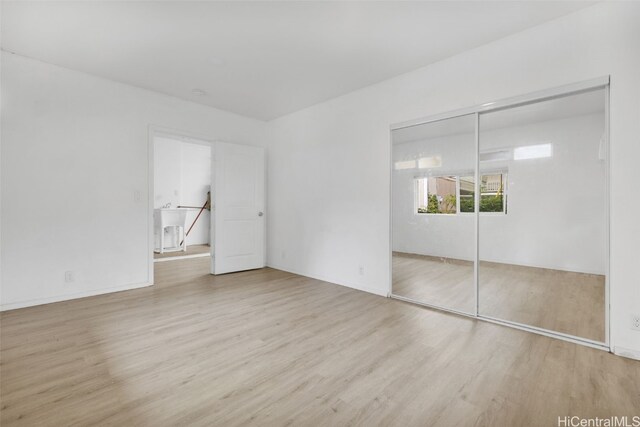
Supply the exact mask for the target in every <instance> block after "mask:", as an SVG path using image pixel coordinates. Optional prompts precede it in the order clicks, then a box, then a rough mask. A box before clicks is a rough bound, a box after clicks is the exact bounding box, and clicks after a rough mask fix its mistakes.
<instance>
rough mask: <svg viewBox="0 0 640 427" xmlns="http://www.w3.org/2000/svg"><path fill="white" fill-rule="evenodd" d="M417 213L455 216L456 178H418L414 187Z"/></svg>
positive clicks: (456, 207) (456, 205)
mask: <svg viewBox="0 0 640 427" xmlns="http://www.w3.org/2000/svg"><path fill="white" fill-rule="evenodd" d="M416 193H417V198H418V203H417V205H418V213H421V214H455V213H457V212H458V204H457V198H456V193H457V177H455V176H435V177H428V178H418V179H417V185H416Z"/></svg>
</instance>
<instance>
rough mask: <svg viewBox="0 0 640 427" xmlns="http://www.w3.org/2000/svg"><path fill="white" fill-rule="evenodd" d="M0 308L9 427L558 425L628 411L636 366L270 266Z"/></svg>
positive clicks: (185, 263)
mask: <svg viewBox="0 0 640 427" xmlns="http://www.w3.org/2000/svg"><path fill="white" fill-rule="evenodd" d="M208 266H209V259H208V258H194V259H187V260H180V261H174V262H165V263H158V264H156V279H157V284H156V285H155V286H153V287H149V288H143V289H137V290H131V291H126V292H119V293H114V294H109V295H102V296H97V297H91V298H84V299H80V300H75V301H67V302H62V303H56V304H49V305H44V306H39V307H32V308H26V309H19V310H13V311H8V312H4V313H2V314H1V321H2V330H1V337H0V338H1V348H0V357H1V364H0V375H1V376H0V378H1V386H0V399H1V408H2V410H1V414H0V421H1V424H2V426H3V427H8V426H33V425H43V426H47V425H50V426H72V425H114V426H124V425H137V426H154V427H157V426H170V425H171V426H172V425H189V426H204V425H207V426H210V425H220V426H240V425H256V426H280V425H296V426H312V425H313V426H315V425H320V426H323V425H327V426H329V425H331V426H342V425H362V426H377V425H380V426H390V425H397V426H431V425H433V426H452V425H480V426H519V425H527V426H551V425H552V426H555V425H557V417H558V416H565V415H578V416H582V417H594V416H600V417H606V416H611V415H629V416H631V415H636V414H638V413H639V412H640V362H637V361H633V360H630V359H625V358H622V357H618V356H614V355H612V354H609V353H606V352H604V351H600V350H595V349H591V348H587V347H582V346H578V345H575V344H571V343H567V342H563V341H559V340H554V339H551V338H546V337H542V336H538V335H534V334H529V333H526V332H522V331H518V330H514V329H510V328H506V327H502V326H498V325H494V324H490V323H486V322H482V321H477V320H473V319H469V318H464V317H460V316H455V315H448V314H444V313H442V312H438V311H434V310H429V309H425V308H422V307H418V306H414V305H411V304H407V303H403V302H400V301H395V300H391V299H388V298H383V297H379V296H375V295H371V294H367V293H364V292H359V291H356V290H352V289H349V288H345V287H341V286H337V285H332V284H328V283H325V282H321V281H318V280H314V279H310V278H305V277H301V276H297V275H295V274H290V273H286V272H282V271H278V270H273V269H262V270H256V271H249V272H243V273H237V274H228V275H222V276H218V277H213V276H210V275H208V274H207V271H208Z"/></svg>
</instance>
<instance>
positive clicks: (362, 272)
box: [358, 266, 364, 276]
mask: <svg viewBox="0 0 640 427" xmlns="http://www.w3.org/2000/svg"><path fill="white" fill-rule="evenodd" d="M358 273H360V275H361V276H364V267H363V266H360V267H359V268H358Z"/></svg>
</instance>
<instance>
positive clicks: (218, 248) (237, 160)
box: [211, 143, 265, 274]
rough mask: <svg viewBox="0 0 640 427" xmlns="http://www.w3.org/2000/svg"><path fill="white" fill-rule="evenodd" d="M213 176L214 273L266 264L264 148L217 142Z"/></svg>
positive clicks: (212, 259) (260, 266) (212, 262)
mask: <svg viewBox="0 0 640 427" xmlns="http://www.w3.org/2000/svg"><path fill="white" fill-rule="evenodd" d="M212 178H213V183H212V185H211V188H212V189H213V192H212V204H213V206H212V215H211V221H212V224H211V229H212V230H213V236H212V237H213V246H212V247H213V254H212V255H213V256H212V257H211V273H212V274H223V273H230V272H234V271H242V270H251V269H254V268H262V267H264V266H265V215H264V208H265V156H264V149H263V148H261V147H251V146H246V145H236V144H227V143H216V145H215V153H214V155H213V174H212Z"/></svg>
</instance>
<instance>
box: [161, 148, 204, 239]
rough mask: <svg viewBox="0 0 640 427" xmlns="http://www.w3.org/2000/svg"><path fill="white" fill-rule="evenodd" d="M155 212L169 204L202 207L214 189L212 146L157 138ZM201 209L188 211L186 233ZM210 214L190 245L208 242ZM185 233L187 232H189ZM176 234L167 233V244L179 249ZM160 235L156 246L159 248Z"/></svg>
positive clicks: (200, 223)
mask: <svg viewBox="0 0 640 427" xmlns="http://www.w3.org/2000/svg"><path fill="white" fill-rule="evenodd" d="M153 157H154V160H153V161H154V165H153V175H154V193H155V194H154V202H153V207H154V209H159V208H161V207H163V206H166V205H167V204H169V203H170V204H171V207H172V208H176V207H178V206H202V205H203V204H204V202H205V201H206V200H207V192H208V191H209V190H210V189H211V146H209V145H203V144H197V143H190V142H185V141H181V140H179V139H172V138H170V137H160V136H158V137H155V138H154V149H153ZM199 212H200V209H199V208H198V209H189V210H188V211H187V230H188V229H189V227H190V226H191V224H192V223H193V221H194V220H195V218H196V217H197V216H198V213H199ZM210 224H211V213H210V212H209V211H208V210H206V209H205V210H204V211H203V212H202V214H201V215H200V217H199V218H198V221H197V222H196V223H195V224H194V226H193V228H192V229H191V232H190V233H189V235H188V236H187V239H186V241H187V245H203V244H208V243H209V240H210V239H209V237H210V236H209V229H210ZM187 230H185V231H187ZM173 238H174V233H173V232H172V231H170V230H169V229H167V230H166V232H165V245H166V246H177V245H178V244H179V243H180V242H177V243H176V242H173V241H172V239H173ZM159 239H160V237H159V235H158V236H156V247H157V248H159V246H160V245H159Z"/></svg>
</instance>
